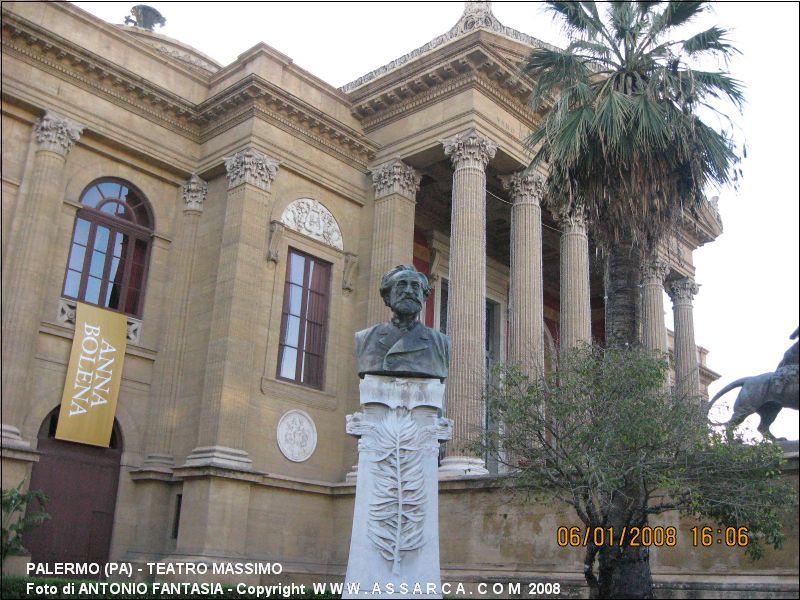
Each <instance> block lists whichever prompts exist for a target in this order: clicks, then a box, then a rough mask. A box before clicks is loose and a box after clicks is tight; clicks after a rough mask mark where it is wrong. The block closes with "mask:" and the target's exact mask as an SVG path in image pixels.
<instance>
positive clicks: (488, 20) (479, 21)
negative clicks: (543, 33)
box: [339, 2, 555, 93]
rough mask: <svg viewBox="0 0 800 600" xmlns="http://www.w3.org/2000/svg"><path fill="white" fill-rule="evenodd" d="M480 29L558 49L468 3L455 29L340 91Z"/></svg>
mask: <svg viewBox="0 0 800 600" xmlns="http://www.w3.org/2000/svg"><path fill="white" fill-rule="evenodd" d="M478 29H484V30H487V31H490V32H492V33H495V34H499V35H502V36H504V37H507V38H510V39H513V40H515V41H517V42H522V43H523V44H526V45H528V46H531V47H532V48H550V49H555V47H554V46H551V45H550V44H546V43H545V42H542V41H541V40H537V39H536V38H534V37H531V36H529V35H527V34H525V33H522V32H520V31H517V30H516V29H512V28H511V27H506V26H505V25H503V24H502V23H500V21H498V20H497V18H496V17H495V16H494V14H492V9H491V3H490V2H465V6H464V13H463V14H462V15H461V18H460V19H459V20H458V22H457V23H456V24H455V25H453V27H452V28H450V31H448V32H447V33H444V34H442V35H440V36H437V37H436V38H434V39H432V40H431V41H430V42H428V43H427V44H425V45H423V46H420V47H419V48H416V49H415V50H412V51H411V52H409V53H407V54H405V55H403V56H401V57H400V58H397V59H395V60H393V61H391V62H390V63H388V64H386V65H383V66H382V67H378V68H377V69H375V70H373V71H370V72H369V73H367V74H366V75H362V76H361V77H359V78H358V79H356V80H355V81H351V82H350V83H347V84H345V85H343V86H342V87H341V88H339V89H340V90H342V91H343V92H345V93H350V92H353V91H355V90H357V89H358V88H360V87H361V86H363V85H366V84H367V83H369V82H370V81H374V80H375V79H378V78H379V77H381V76H382V75H385V74H387V73H389V72H391V71H394V70H395V69H398V68H400V67H402V66H403V65H405V64H407V63H410V62H412V61H414V60H415V59H417V58H419V57H421V56H423V55H424V54H427V53H428V52H431V51H433V50H435V49H436V48H439V47H440V46H444V45H445V44H447V43H449V42H452V41H453V40H456V39H457V38H460V37H462V36H465V35H468V34H470V33H472V32H474V31H477V30H478Z"/></svg>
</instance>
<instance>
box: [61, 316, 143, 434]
mask: <svg viewBox="0 0 800 600" xmlns="http://www.w3.org/2000/svg"><path fill="white" fill-rule="evenodd" d="M127 334H128V323H127V319H126V318H125V315H122V314H120V313H116V312H112V311H110V310H106V309H104V308H98V307H97V306H90V305H88V304H82V303H80V302H78V308H77V310H76V311H75V338H74V339H73V340H72V352H71V353H70V357H69V368H68V369H67V381H66V383H65V384H64V395H63V396H62V397H61V412H60V413H59V415H58V428H57V429H56V438H57V439H59V440H66V441H69V442H78V443H81V444H91V445H92V446H102V447H104V448H107V447H108V445H109V442H110V441H111V430H112V428H113V427H114V415H115V414H116V412H117V397H118V396H119V385H120V382H121V381H122V363H123V362H124V360H125V345H126V343H127Z"/></svg>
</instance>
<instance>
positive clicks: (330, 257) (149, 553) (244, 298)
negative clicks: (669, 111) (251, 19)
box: [2, 2, 797, 589]
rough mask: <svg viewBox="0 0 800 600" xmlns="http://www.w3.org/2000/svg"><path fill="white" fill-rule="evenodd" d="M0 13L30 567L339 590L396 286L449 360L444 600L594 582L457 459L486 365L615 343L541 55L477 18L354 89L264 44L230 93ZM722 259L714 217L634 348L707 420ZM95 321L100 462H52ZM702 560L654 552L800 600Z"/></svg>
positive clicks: (14, 410) (212, 73) (672, 272)
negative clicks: (171, 568)
mask: <svg viewBox="0 0 800 600" xmlns="http://www.w3.org/2000/svg"><path fill="white" fill-rule="evenodd" d="M2 10H3V13H2V44H3V46H2V48H3V57H2V60H3V63H2V66H3V74H2V77H3V87H2V94H3V95H2V119H3V120H2V126H3V127H2V131H3V133H2V135H3V138H2V142H3V146H2V148H3V159H2V160H3V163H2V164H3V170H2V193H3V201H2V250H3V330H2V334H3V350H2V352H3V354H2V358H3V388H2V390H3V412H2V435H3V437H2V451H3V486H4V487H7V486H9V485H14V484H16V483H17V482H19V481H20V480H22V479H23V478H25V477H28V478H29V480H30V481H32V484H31V485H33V486H34V487H41V488H45V489H48V490H50V491H51V496H52V497H53V500H52V503H51V506H50V507H49V510H50V512H51V514H52V515H53V519H52V520H51V522H50V523H49V524H48V525H47V527H48V528H49V529H47V530H45V531H44V533H42V534H41V535H40V536H38V537H36V538H31V542H30V545H31V546H32V548H31V549H32V552H33V554H34V559H35V560H55V559H56V558H57V557H61V558H59V560H67V559H68V560H103V559H108V558H109V557H110V558H111V559H112V560H123V559H124V560H130V561H148V560H149V561H159V560H212V561H214V560H217V561H224V560H253V561H270V560H272V561H280V562H281V563H282V564H283V567H284V575H285V576H286V577H287V578H288V579H289V580H300V579H305V580H315V579H321V578H326V579H337V578H341V577H342V576H343V574H344V568H345V564H346V560H347V548H348V536H349V532H350V521H351V519H352V510H353V495H354V486H353V484H352V478H353V475H354V473H351V471H352V468H353V464H354V462H355V460H356V447H355V442H354V441H353V440H352V438H349V437H348V436H347V435H346V434H345V431H344V422H345V415H346V414H348V413H351V412H353V411H354V410H355V408H356V406H357V402H358V379H357V377H356V375H355V360H354V357H353V334H354V332H355V331H357V330H359V329H361V328H363V327H365V326H367V325H369V324H372V323H375V322H378V321H380V320H382V319H385V318H386V316H387V310H386V308H385V307H384V306H383V304H382V302H381V299H380V297H379V296H378V294H377V293H376V290H377V288H378V282H379V280H380V277H381V275H382V274H383V273H384V272H385V271H386V270H388V269H389V268H391V267H392V266H394V265H396V264H403V263H405V264H412V263H413V264H414V265H415V266H416V267H417V268H418V269H419V270H420V271H422V272H424V273H426V274H427V275H428V276H429V278H430V281H431V282H432V284H433V287H434V292H433V294H432V296H431V297H430V298H429V300H428V303H427V306H426V309H425V311H424V315H425V321H426V323H427V324H428V325H429V326H431V327H435V328H439V329H441V330H443V331H446V332H447V333H448V334H450V335H451V336H452V340H453V362H452V368H451V376H450V379H449V381H448V407H447V416H448V417H450V418H452V419H453V420H454V421H455V437H454V440H453V442H451V443H450V444H449V446H448V450H447V453H446V455H445V456H444V457H443V460H442V467H441V472H442V478H443V480H442V483H441V513H442V516H441V526H442V531H444V532H446V533H443V534H442V561H443V567H444V569H445V578H450V579H452V580H465V581H467V580H471V581H477V580H486V579H487V578H499V579H503V578H510V579H517V580H522V579H527V580H537V579H538V580H541V578H542V577H546V578H548V579H550V580H560V581H563V582H570V581H571V582H577V583H578V584H580V583H581V582H582V576H581V566H580V565H581V561H582V552H581V551H580V550H570V549H567V548H559V547H557V545H556V544H555V538H554V535H555V533H554V532H555V528H556V526H557V525H558V524H573V523H572V522H573V521H574V519H571V518H570V514H569V513H568V512H567V511H566V510H563V511H559V510H558V509H555V508H553V507H552V506H545V505H541V506H539V505H537V506H534V507H530V506H523V505H518V504H515V503H513V502H509V500H508V498H507V496H506V494H505V492H504V491H502V489H501V486H500V484H499V483H498V482H497V480H496V479H495V478H491V477H475V476H476V475H481V474H485V473H487V472H488V473H490V472H496V466H495V465H492V464H486V462H485V461H484V459H483V458H481V457H476V456H467V455H466V453H465V452H463V451H462V450H461V448H460V444H461V443H463V442H464V441H467V440H469V439H470V438H471V437H473V436H474V435H476V434H477V433H478V432H480V430H481V429H482V428H483V427H484V426H485V425H486V416H485V410H484V407H483V405H482V401H481V391H482V388H483V385H484V381H485V378H486V374H487V365H488V364H490V363H491V362H495V361H514V362H518V363H521V364H523V365H525V366H526V367H527V368H528V369H531V370H536V369H542V368H549V365H550V362H551V360H552V357H553V356H554V355H555V354H556V353H557V352H558V350H559V348H566V347H570V346H572V345H574V344H576V343H578V342H581V341H585V340H588V339H590V338H591V337H596V338H599V339H602V338H603V335H604V310H603V288H602V272H601V271H602V269H601V268H600V267H599V265H600V262H599V261H598V259H597V258H596V256H595V251H594V247H593V244H592V240H591V231H587V227H586V225H585V223H584V220H583V218H582V216H581V215H580V214H560V215H552V214H550V213H549V212H548V210H547V209H546V206H545V203H544V202H543V200H544V199H543V198H542V194H541V178H540V174H537V173H526V172H525V167H526V165H527V164H528V157H527V155H526V152H525V150H524V147H523V139H524V137H525V135H526V133H527V132H528V131H529V130H530V128H531V127H532V126H533V125H534V124H535V122H536V119H537V115H535V114H533V113H532V112H531V111H530V110H529V109H528V108H527V105H526V99H527V97H528V95H529V93H530V91H531V82H530V81H526V80H525V79H524V78H520V77H519V76H518V73H517V66H518V64H519V63H520V61H521V60H522V59H523V58H524V57H525V56H526V54H527V53H528V52H529V51H530V49H531V47H534V46H537V45H541V44H542V42H540V41H538V40H535V39H533V38H531V37H529V36H527V35H525V34H523V33H520V32H518V31H515V30H513V29H510V28H508V27H506V26H504V25H502V24H501V23H499V22H498V21H497V19H496V18H495V17H494V15H493V14H492V13H491V10H490V8H489V3H480V2H467V3H465V11H464V14H463V16H462V17H461V19H460V20H459V21H458V23H457V24H456V25H455V26H454V27H453V28H452V29H451V30H450V31H449V32H447V33H445V34H443V35H441V36H439V37H438V38H436V39H435V40H432V41H431V42H430V43H428V44H426V45H425V46H423V47H421V48H418V49H416V50H414V51H413V52H411V53H409V54H407V55H405V56H403V57H401V58H399V59H397V60H395V61H392V63H390V64H388V65H386V66H384V67H382V68H380V69H377V70H376V71H373V72H371V73H368V74H366V75H364V76H363V77H360V78H359V79H357V80H356V81H354V82H352V83H350V84H348V85H345V86H344V87H342V88H339V89H337V88H334V87H332V86H331V85H329V84H327V83H326V82H324V81H321V80H320V79H318V78H317V77H315V76H314V75H313V74H311V73H308V72H306V71H304V70H303V69H301V68H299V67H298V66H296V65H295V64H293V62H292V61H291V59H290V58H289V57H287V56H284V55H283V54H281V53H280V52H278V51H276V50H275V49H273V48H271V47H270V46H268V45H266V44H263V43H262V44H258V45H256V46H254V47H253V48H250V49H249V50H246V51H244V52H243V53H242V54H241V55H240V56H239V57H238V59H237V60H236V61H235V62H234V63H232V64H229V65H225V66H223V65H219V64H217V63H216V62H214V61H213V60H212V59H210V58H208V57H207V56H205V55H203V54H202V53H201V52H199V51H198V50H195V49H193V48H190V47H188V46H186V45H184V44H182V43H181V42H179V41H176V40H173V39H170V38H167V37H165V36H163V35H159V34H157V33H154V32H152V31H149V30H146V29H143V28H140V27H137V26H125V25H112V24H109V23H106V22H103V21H102V20H100V19H98V18H96V17H93V16H92V15H90V14H88V13H86V12H84V11H82V10H80V9H78V8H76V7H74V6H72V5H70V4H67V3H16V2H4V3H3V9H2ZM721 231H722V225H721V222H720V219H719V215H718V213H717V211H716V208H715V207H714V206H713V204H708V205H707V206H706V207H705V208H704V209H703V210H702V211H701V215H700V218H699V219H697V220H687V221H686V222H685V226H684V227H683V228H682V231H681V232H680V234H679V235H677V236H676V237H675V239H673V240H672V241H671V243H670V244H667V245H665V247H664V249H663V255H662V256H660V257H659V258H658V259H657V260H655V261H654V262H653V264H652V265H650V267H649V268H648V269H647V270H646V272H644V273H643V274H642V281H641V285H642V290H643V294H642V296H643V301H642V305H641V307H640V310H641V316H642V319H641V320H642V323H643V337H644V340H645V342H646V343H647V344H648V345H649V346H651V347H653V348H662V349H666V348H672V347H673V346H674V359H675V371H676V372H675V382H676V384H678V385H682V386H686V389H687V390H688V391H692V392H702V393H704V392H705V388H706V386H707V385H708V383H709V382H710V381H713V380H714V379H715V378H716V377H717V375H716V374H715V373H713V371H711V370H709V369H708V368H707V367H706V366H705V354H706V351H705V350H704V349H703V348H700V347H698V346H697V345H696V341H695V339H694V328H693V323H692V298H693V296H694V294H696V293H697V290H698V287H697V284H696V283H695V280H694V276H695V272H694V267H693V264H692V252H693V250H695V249H696V248H698V247H699V246H701V245H702V244H705V243H708V242H711V241H713V240H714V239H715V238H716V237H717V236H718V235H719V234H720V233H721ZM664 290H666V291H667V292H668V293H669V295H670V297H671V299H672V307H671V309H672V310H673V311H674V318H675V333H674V336H673V334H672V333H671V332H669V331H667V329H666V328H665V325H664V311H665V309H669V308H670V307H669V306H667V307H665V306H664V304H665V303H664V301H663V298H664V293H663V291H664ZM77 301H81V302H85V303H88V304H94V305H98V306H102V307H107V308H109V309H110V310H114V311H117V312H121V313H124V314H125V315H126V317H127V320H128V346H127V354H126V357H125V366H124V372H123V380H122V386H121V391H120V395H119V403H118V408H117V413H116V422H115V426H114V432H113V434H112V439H111V447H110V448H108V449H103V448H93V447H88V446H85V447H84V446H82V445H80V444H71V443H68V442H62V441H59V440H56V439H54V437H53V434H54V431H55V426H56V424H55V420H56V417H57V414H58V411H57V407H58V405H59V402H60V400H61V395H62V391H63V388H64V383H65V372H66V367H67V362H68V359H69V353H70V347H71V344H72V338H73V335H74V322H75V306H76V304H75V303H76V302H77ZM673 337H674V342H673ZM348 474H349V476H348ZM687 531H688V529H687ZM705 551H706V549H700V550H699V551H698V549H696V548H691V547H690V546H689V545H688V544H686V546H685V547H683V548H681V549H679V551H675V552H671V553H670V552H666V551H654V553H653V554H654V556H653V564H654V568H655V572H656V573H657V576H658V578H660V580H661V581H663V582H664V583H665V585H667V586H670V585H672V584H673V583H675V582H676V581H679V580H680V581H685V574H686V573H687V568H686V565H687V564H691V565H693V566H692V569H690V571H691V572H692V574H693V577H695V579H696V580H697V581H698V582H699V584H704V582H705V581H706V580H705V579H704V577H703V574H704V573H708V572H712V573H717V572H718V573H726V574H727V573H729V572H730V571H731V570H732V569H736V570H737V573H739V574H740V579H738V580H732V581H731V582H729V583H727V584H725V585H728V586H729V587H731V588H732V589H734V588H736V586H737V585H739V582H740V581H745V580H747V581H751V580H752V579H753V578H756V579H758V578H759V577H762V576H763V574H764V573H765V572H766V573H767V575H768V576H769V578H770V579H769V582H770V583H769V585H773V582H782V581H784V580H783V579H782V577H787V579H786V581H789V578H790V577H793V574H796V569H797V557H796V553H795V554H791V553H789V554H775V555H774V556H772V557H771V559H770V560H771V562H770V564H769V565H768V566H767V567H765V566H764V565H763V564H761V565H753V564H752V563H749V562H747V561H746V560H745V559H744V558H743V557H742V555H741V553H737V552H736V551H730V552H728V553H727V554H723V553H717V554H715V558H714V561H708V560H705V556H704V555H703V554H702V552H705ZM256 579H257V578H256ZM764 585H767V584H764ZM769 585H767V587H769ZM775 585H779V584H775ZM786 585H789V584H788V583H787V584H786ZM790 587H791V586H790ZM795 588H796V584H795Z"/></svg>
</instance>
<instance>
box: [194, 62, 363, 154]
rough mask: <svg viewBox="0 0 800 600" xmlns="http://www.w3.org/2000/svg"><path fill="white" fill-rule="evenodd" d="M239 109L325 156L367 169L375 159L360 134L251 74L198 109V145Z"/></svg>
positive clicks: (213, 133)
mask: <svg viewBox="0 0 800 600" xmlns="http://www.w3.org/2000/svg"><path fill="white" fill-rule="evenodd" d="M242 106H245V107H253V108H254V109H255V111H256V113H258V114H260V115H261V116H263V117H266V119H267V120H268V121H272V122H274V123H275V124H278V125H279V126H282V127H283V128H284V129H286V128H288V129H289V131H290V132H291V133H295V134H300V135H302V136H304V137H305V138H306V139H307V140H308V141H310V142H311V143H314V144H315V145H318V146H320V147H322V148H323V149H325V150H326V151H328V152H331V151H332V152H335V153H336V154H338V155H340V157H343V158H345V159H348V160H350V161H355V162H356V163H357V164H358V165H359V166H361V167H366V165H367V164H368V163H369V162H370V161H372V160H373V159H374V158H375V153H376V151H377V149H378V146H377V145H376V144H375V143H374V142H372V141H371V140H369V139H368V138H367V137H366V136H364V135H363V134H362V133H361V132H359V131H356V130H354V129H352V128H350V127H347V126H346V125H344V124H342V123H340V122H339V121H336V120H335V119H332V118H331V117H329V116H328V115H326V114H325V113H323V112H322V111H320V110H318V109H317V108H314V107H313V106H311V105H310V104H308V103H306V102H304V101H303V100H301V99H299V98H297V97H295V96H292V95H291V94H288V93H287V92H286V91H285V90H282V89H281V88H279V87H278V86H276V85H275V84H273V83H270V82H269V81H266V80H265V79H263V78H261V77H259V76H258V75H254V74H251V75H248V76H247V77H245V78H244V79H241V80H239V81H237V82H236V83H235V84H233V85H232V86H230V87H229V88H227V89H225V90H223V91H222V92H220V93H219V94H216V95H215V96H213V97H211V98H209V99H208V100H206V101H205V102H203V103H202V104H200V105H199V106H198V107H197V121H198V122H199V123H201V124H202V125H204V126H205V127H204V130H203V133H202V134H201V141H206V140H207V139H209V138H211V137H213V135H216V133H217V131H218V130H219V129H220V127H221V124H222V123H221V121H220V119H221V118H223V117H224V115H226V114H233V113H232V111H234V110H235V109H237V108H240V107H242ZM234 116H235V115H234Z"/></svg>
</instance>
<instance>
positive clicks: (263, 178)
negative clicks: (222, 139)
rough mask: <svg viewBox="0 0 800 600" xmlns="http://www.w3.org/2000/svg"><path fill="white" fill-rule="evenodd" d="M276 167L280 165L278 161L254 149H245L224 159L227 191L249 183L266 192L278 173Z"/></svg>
mask: <svg viewBox="0 0 800 600" xmlns="http://www.w3.org/2000/svg"><path fill="white" fill-rule="evenodd" d="M278 165H280V162H279V161H277V160H275V159H274V158H270V157H269V156H267V155H266V154H264V153H262V152H259V151H258V150H256V149H255V148H245V149H244V150H242V151H241V152H237V153H236V154H234V155H233V156H229V157H227V158H226V159H225V169H226V171H227V172H228V189H229V190H230V189H232V188H235V187H236V186H238V185H242V184H243V183H249V184H251V185H254V186H256V187H257V188H259V189H262V190H264V191H265V192H268V191H269V188H270V185H271V184H272V182H273V181H274V180H275V176H276V175H277V173H278Z"/></svg>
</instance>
